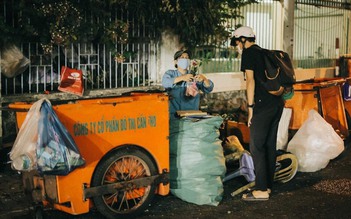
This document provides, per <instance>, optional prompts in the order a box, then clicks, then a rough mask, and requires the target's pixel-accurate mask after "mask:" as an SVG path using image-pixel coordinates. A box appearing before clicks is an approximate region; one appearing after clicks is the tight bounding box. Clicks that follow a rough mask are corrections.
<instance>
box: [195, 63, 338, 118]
mask: <svg viewBox="0 0 351 219" xmlns="http://www.w3.org/2000/svg"><path fill="white" fill-rule="evenodd" d="M334 72H335V68H318V69H295V74H296V80H297V81H304V80H308V79H313V78H333V77H334ZM206 76H207V77H208V78H209V79H211V80H212V81H213V83H214V84H215V86H214V90H213V92H212V93H210V94H206V95H203V98H202V101H201V108H202V110H205V111H207V112H211V113H219V114H235V113H236V112H238V111H240V109H239V108H240V106H242V105H245V106H246V83H245V80H244V76H243V73H241V72H234V73H212V74H206ZM229 116H231V115H229ZM233 116H234V117H235V116H236V115H233Z"/></svg>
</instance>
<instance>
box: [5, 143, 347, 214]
mask: <svg viewBox="0 0 351 219" xmlns="http://www.w3.org/2000/svg"><path fill="white" fill-rule="evenodd" d="M350 151H351V149H350V148H349V146H347V147H346V149H345V151H344V152H343V154H341V155H340V156H339V157H338V158H337V159H335V160H333V161H331V162H330V163H329V164H328V166H327V167H326V168H324V169H322V170H320V171H317V172H313V173H301V172H298V173H297V175H296V176H295V178H294V179H293V180H292V181H290V182H288V183H285V184H276V186H275V188H274V189H273V192H272V196H271V198H270V200H269V201H266V202H255V203H247V202H243V201H242V200H240V196H235V197H231V196H230V193H231V192H232V191H233V190H234V189H235V188H236V187H237V186H238V183H242V182H243V181H242V180H240V179H236V180H232V181H230V182H228V183H226V184H225V186H224V189H225V194H224V197H223V200H222V202H221V203H220V204H219V205H218V206H198V205H194V204H191V203H187V202H184V201H182V200H180V199H178V198H176V197H175V196H173V195H168V196H166V197H160V196H157V197H156V198H155V200H154V202H153V203H152V205H151V206H150V207H149V208H148V209H147V210H146V211H145V212H144V214H143V215H141V216H140V217H138V218H141V219H146V218H151V219H156V218H167V219H168V218H177V219H178V218H351V153H350ZM0 180H1V184H0V198H1V199H0V202H1V203H0V218H4V219H7V218H9V219H10V218H11V219H20V218H21V219H26V218H28V219H29V218H31V217H30V206H31V204H30V202H29V201H28V200H27V199H26V198H25V197H24V195H23V193H22V190H21V179H20V175H18V174H17V173H16V172H14V171H12V170H10V169H9V168H8V166H5V167H2V169H1V172H0ZM46 214H47V215H48V216H49V217H48V218H55V219H56V218H58V219H60V218H62V219H63V218H65V219H67V218H82V219H83V218H84V219H87V218H94V219H95V218H103V217H102V216H101V215H99V214H98V213H96V212H91V213H89V214H85V215H79V216H70V215H67V214H65V213H62V212H58V211H52V210H47V211H46Z"/></svg>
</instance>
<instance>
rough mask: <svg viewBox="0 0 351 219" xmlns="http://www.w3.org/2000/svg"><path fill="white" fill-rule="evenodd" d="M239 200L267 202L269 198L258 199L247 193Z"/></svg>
mask: <svg viewBox="0 0 351 219" xmlns="http://www.w3.org/2000/svg"><path fill="white" fill-rule="evenodd" d="M241 199H242V200H243V201H268V200H269V197H267V198H259V197H257V198H256V197H255V196H254V195H253V194H252V191H251V192H249V193H246V194H243V196H242V197H241Z"/></svg>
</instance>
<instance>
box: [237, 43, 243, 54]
mask: <svg viewBox="0 0 351 219" xmlns="http://www.w3.org/2000/svg"><path fill="white" fill-rule="evenodd" d="M236 49H237V50H238V53H239V54H240V55H241V54H243V50H242V49H241V47H240V46H239V45H237V46H236Z"/></svg>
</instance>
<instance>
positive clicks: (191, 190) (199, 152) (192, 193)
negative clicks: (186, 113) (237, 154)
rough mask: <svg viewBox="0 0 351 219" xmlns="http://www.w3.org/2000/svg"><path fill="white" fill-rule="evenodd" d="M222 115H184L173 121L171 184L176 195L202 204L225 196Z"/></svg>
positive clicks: (216, 201)
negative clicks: (193, 116) (207, 116)
mask: <svg viewBox="0 0 351 219" xmlns="http://www.w3.org/2000/svg"><path fill="white" fill-rule="evenodd" d="M222 122H223V119H222V118H221V117H217V116H215V117H210V118H204V119H191V118H182V119H179V120H172V122H171V124H170V184H171V193H172V194H173V195H175V196H176V197H178V198H180V199H182V200H184V201H187V202H190V203H194V204H198V205H205V204H206V205H215V206H217V205H218V204H219V202H220V201H221V200H222V196H223V183H222V178H223V177H224V175H225V172H226V167H225V158H224V154H223V149H222V146H221V141H220V140H219V127H220V125H221V124H222Z"/></svg>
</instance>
